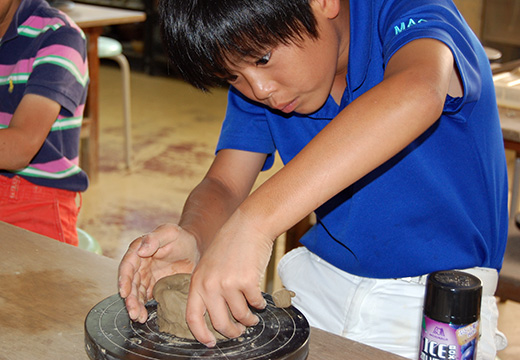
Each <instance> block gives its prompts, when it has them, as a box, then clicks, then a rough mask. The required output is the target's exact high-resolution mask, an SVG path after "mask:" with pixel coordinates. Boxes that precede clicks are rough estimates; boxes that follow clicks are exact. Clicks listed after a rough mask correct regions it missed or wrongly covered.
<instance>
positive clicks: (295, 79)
mask: <svg viewBox="0 0 520 360" xmlns="http://www.w3.org/2000/svg"><path fill="white" fill-rule="evenodd" d="M318 23H320V21H318ZM339 44H340V41H339V40H338V35H337V34H336V33H335V32H334V31H333V28H332V27H331V26H327V25H326V24H325V26H320V36H319V38H318V39H313V38H311V37H308V36H306V37H305V38H304V40H303V41H301V42H298V43H297V44H295V43H291V44H289V45H279V46H277V47H275V48H274V49H272V50H271V51H269V52H268V53H267V54H266V55H265V56H264V57H262V58H260V59H253V58H244V59H242V60H241V61H239V62H237V63H236V65H233V66H231V73H232V74H233V78H232V79H228V82H229V83H230V84H231V85H233V86H234V87H235V88H237V89H238V90H239V91H240V92H241V93H242V94H244V95H245V96H246V97H248V98H249V99H251V100H254V101H257V102H260V103H262V104H265V105H267V106H269V107H270V108H272V109H276V110H279V111H282V112H285V113H291V112H293V111H294V112H297V113H301V114H309V113H312V112H315V111H316V110H318V109H319V108H320V107H321V106H322V105H323V104H324V103H325V101H326V100H327V98H328V96H329V94H330V93H331V89H332V86H333V84H334V81H335V79H338V78H341V77H343V81H345V80H344V79H345V77H344V76H345V73H342V72H341V71H340V70H338V69H339V68H343V67H342V66H341V67H338V59H339V58H340V57H341V54H340V52H341V50H340V45H339ZM343 89H344V87H343Z"/></svg>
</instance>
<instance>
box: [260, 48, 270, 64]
mask: <svg viewBox="0 0 520 360" xmlns="http://www.w3.org/2000/svg"><path fill="white" fill-rule="evenodd" d="M270 59H271V52H270V51H269V52H268V53H267V54H265V55H264V56H262V57H261V58H260V59H258V60H257V61H256V65H266V64H267V63H268V62H269V60H270Z"/></svg>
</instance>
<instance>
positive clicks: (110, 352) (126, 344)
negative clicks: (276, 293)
mask: <svg viewBox="0 0 520 360" xmlns="http://www.w3.org/2000/svg"><path fill="white" fill-rule="evenodd" d="M264 297H265V299H266V300H267V307H266V308H265V309H264V310H261V311H257V310H253V311H254V312H255V314H256V315H258V317H259V318H260V322H259V323H258V324H257V325H255V326H253V327H249V328H247V330H246V332H245V333H244V334H243V335H242V336H240V337H238V338H236V339H226V340H220V341H218V342H217V345H216V346H215V347H213V348H207V347H206V346H204V345H202V344H200V343H199V342H197V341H195V340H188V339H183V338H178V337H175V336H173V335H170V334H166V333H162V332H160V331H159V327H158V325H157V321H156V320H157V302H156V301H155V300H152V301H149V302H148V303H147V304H146V308H147V310H148V320H147V321H146V322H145V323H144V324H141V323H137V322H133V321H131V320H130V318H129V317H128V313H127V311H126V308H125V303H124V301H123V299H121V297H120V296H119V295H113V296H110V297H108V298H106V299H105V300H103V301H101V302H100V303H98V304H97V305H96V306H94V307H93V308H92V310H90V312H89V313H88V315H87V318H86V320H85V348H86V351H87V354H88V356H89V358H90V359H92V360H144V359H151V360H179V359H184V360H185V359H214V360H218V359H232V360H243V359H256V360H267V359H272V360H275V359H291V360H304V359H306V358H307V354H308V352H309V335H310V328H309V323H308V322H307V319H305V317H304V316H303V314H302V313H301V312H300V311H299V310H298V309H296V308H295V307H294V306H290V307H288V308H278V307H276V306H275V305H274V303H273V301H272V298H271V296H270V295H267V294H264Z"/></svg>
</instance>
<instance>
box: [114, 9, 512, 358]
mask: <svg viewBox="0 0 520 360" xmlns="http://www.w3.org/2000/svg"><path fill="white" fill-rule="evenodd" d="M161 14H162V19H163V25H164V32H165V39H166V42H167V44H168V48H169V55H170V58H171V59H172V61H173V63H174V64H175V65H176V66H177V67H178V68H179V71H180V73H181V74H182V75H183V76H184V78H185V79H186V80H187V81H189V82H191V83H192V84H193V85H195V86H197V87H199V88H201V89H206V88H207V87H209V86H213V85H215V84H218V83H219V81H221V80H226V81H227V82H228V83H230V84H231V88H230V92H229V102H228V111H227V114H226V118H225V120H224V123H223V127H222V131H221V136H220V140H219V143H218V146H217V155H216V157H215V160H214V163H213V164H212V166H211V167H210V169H209V171H208V173H207V175H206V177H205V178H204V179H203V180H202V182H201V183H200V184H199V185H198V186H197V187H196V188H195V189H194V190H193V192H192V193H191V194H190V196H189V197H188V199H187V202H186V204H185V208H184V211H183V214H182V216H181V220H180V222H179V225H171V224H168V225H163V226H160V227H159V228H157V229H156V230H155V231H154V232H152V233H150V234H148V235H145V236H143V237H141V238H139V239H137V240H135V241H134V242H133V243H132V244H131V245H130V247H129V250H128V251H127V254H126V255H125V257H124V258H123V260H122V262H121V265H120V279H119V286H120V294H121V296H122V297H123V298H125V299H126V305H127V309H128V311H129V314H130V317H131V318H132V319H134V320H138V321H141V322H144V321H145V320H146V310H145V308H144V307H143V302H144V301H146V300H148V299H149V298H150V297H151V289H152V287H153V285H154V283H155V282H156V281H157V280H158V279H160V278H161V277H163V276H166V275H169V274H171V273H176V272H192V283H191V288H190V293H189V299H188V307H187V313H186V319H187V322H188V324H189V326H190V329H191V330H192V332H193V334H194V335H195V337H196V338H197V339H198V340H199V341H201V342H202V343H204V344H206V345H207V346H213V345H215V339H214V337H212V336H211V334H210V333H209V331H208V330H207V328H206V326H205V325H204V323H203V321H204V320H203V314H204V313H205V312H206V311H207V312H208V313H209V315H210V318H211V321H212V323H213V325H214V327H215V329H217V330H218V331H219V332H221V333H222V334H224V335H226V336H228V337H236V336H239V335H240V334H241V332H242V331H243V330H244V326H251V325H254V324H255V323H256V322H257V321H258V319H257V318H256V317H255V316H254V315H253V314H252V313H251V311H250V310H249V308H248V305H250V306H253V307H255V308H262V307H264V306H265V302H264V300H263V298H262V295H261V292H260V288H259V283H260V279H261V276H262V274H263V272H264V270H265V267H266V265H267V263H268V260H269V256H270V253H271V247H272V244H273V241H274V239H275V238H276V237H277V236H279V235H280V234H282V233H283V232H284V231H286V230H287V229H289V228H290V227H291V226H293V225H294V224H296V223H297V222H298V221H299V220H300V219H301V218H303V217H304V216H306V215H307V214H308V213H310V212H312V211H315V213H316V217H317V223H316V225H315V226H314V227H313V228H312V229H311V230H309V232H308V233H307V234H306V235H304V237H303V238H302V239H301V242H302V244H303V245H305V247H302V248H298V249H296V250H294V251H292V252H290V253H289V254H287V255H286V256H285V257H284V258H283V259H282V261H281V263H280V265H279V273H280V276H281V278H282V281H283V283H284V285H285V286H286V287H287V288H288V289H290V290H293V291H295V292H296V297H295V298H294V303H295V305H296V306H297V307H298V308H299V309H300V310H301V311H302V312H303V313H304V314H305V315H306V317H307V318H308V319H309V322H310V323H311V325H312V326H316V327H320V328H323V329H325V330H328V331H331V332H334V333H337V334H340V335H343V336H346V337H349V338H351V339H354V340H356V341H360V342H363V343H366V344H369V345H372V346H375V347H378V348H381V349H384V350H387V351H390V352H393V353H396V354H399V355H402V356H405V357H408V358H412V359H413V358H417V356H418V352H419V337H420V326H421V315H422V304H423V299H424V283H425V279H426V275H427V274H429V273H431V272H433V271H436V270H444V269H464V270H467V271H468V272H472V273H474V274H476V275H477V276H479V277H480V278H481V280H482V282H483V284H484V294H485V295H484V297H483V305H482V309H483V310H482V325H481V328H482V337H481V341H480V345H479V359H493V358H494V354H495V352H496V344H495V342H496V340H497V339H498V340H500V338H499V337H497V335H496V334H497V330H496V321H497V316H498V314H497V309H496V303H495V301H494V298H493V293H494V291H495V288H496V282H497V271H498V269H500V266H501V262H502V257H503V253H504V247H505V244H506V237H507V219H508V214H507V178H506V164H505V157H504V149H503V143H502V137H501V130H500V125H499V121H498V115H497V109H496V103H495V98H494V90H493V83H492V79H491V71H490V69H489V65H488V64H487V59H486V57H485V53H484V51H483V49H482V47H481V45H480V44H479V42H478V40H477V38H476V37H475V35H474V34H472V33H471V31H470V30H469V27H468V26H467V24H466V23H465V22H464V20H463V19H462V17H461V15H460V14H459V13H458V11H457V9H456V8H455V6H454V5H453V3H452V2H451V1H450V0H431V1H410V0H390V1H387V0H376V1H361V0H350V1H346V0H294V1H282V0H280V1H274V2H273V1H269V0H264V1H263V0H259V1H258V0H255V1H252V0H251V1H249V0H242V1H236V0H221V1H217V2H215V1H212V0H208V1H197V2H192V3H189V4H187V3H186V2H185V1H179V0H166V1H164V2H163V4H162V10H161ZM275 151H278V152H279V154H280V156H281V159H282V160H283V162H284V163H285V166H284V168H283V169H281V170H280V171H279V172H277V173H276V174H275V175H274V176H273V177H272V178H270V179H269V180H268V181H266V182H265V183H263V184H262V185H261V186H260V187H259V188H258V189H257V190H255V191H254V192H253V193H252V194H249V192H250V190H251V188H252V185H253V183H254V181H255V179H256V176H257V174H258V172H259V171H261V170H262V169H266V168H268V167H269V166H271V164H272V161H273V160H272V159H273V153H274V152H275ZM227 308H229V310H230V311H231V313H232V315H233V317H234V318H235V319H236V320H238V323H236V324H235V323H233V322H232V321H231V320H230V318H229V316H228V312H227Z"/></svg>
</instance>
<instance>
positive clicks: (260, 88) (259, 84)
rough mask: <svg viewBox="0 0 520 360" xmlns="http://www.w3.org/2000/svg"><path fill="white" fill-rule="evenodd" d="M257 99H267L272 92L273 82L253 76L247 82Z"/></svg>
mask: <svg viewBox="0 0 520 360" xmlns="http://www.w3.org/2000/svg"><path fill="white" fill-rule="evenodd" d="M249 84H250V85H251V89H252V90H253V94H254V95H255V97H256V98H257V99H258V100H267V99H268V98H269V97H270V96H271V94H272V93H273V92H274V83H273V82H272V81H270V80H268V79H264V78H254V79H252V80H251V81H250V83H249Z"/></svg>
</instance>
